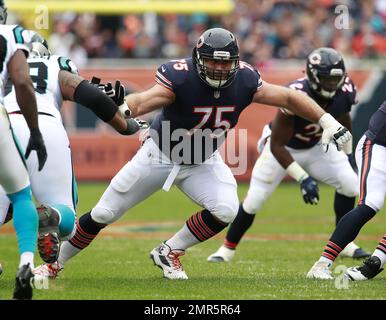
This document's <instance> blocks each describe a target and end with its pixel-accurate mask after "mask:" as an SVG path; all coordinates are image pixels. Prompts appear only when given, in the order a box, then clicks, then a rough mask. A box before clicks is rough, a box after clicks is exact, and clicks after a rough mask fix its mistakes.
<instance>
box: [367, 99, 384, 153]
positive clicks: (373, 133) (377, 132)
mask: <svg viewBox="0 0 386 320" xmlns="http://www.w3.org/2000/svg"><path fill="white" fill-rule="evenodd" d="M365 135H366V136H367V137H368V138H369V139H370V140H372V141H373V142H374V143H376V144H380V145H382V146H384V147H386V101H384V102H383V103H382V104H381V106H380V107H379V109H378V110H377V111H375V112H374V114H373V115H372V116H371V118H370V121H369V129H368V130H367V131H366V132H365Z"/></svg>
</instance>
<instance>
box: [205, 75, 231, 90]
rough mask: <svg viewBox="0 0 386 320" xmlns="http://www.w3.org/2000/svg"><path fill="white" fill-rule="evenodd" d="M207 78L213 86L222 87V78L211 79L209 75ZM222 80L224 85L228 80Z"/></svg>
mask: <svg viewBox="0 0 386 320" xmlns="http://www.w3.org/2000/svg"><path fill="white" fill-rule="evenodd" d="M205 79H206V81H207V82H208V83H209V84H210V85H211V86H212V87H215V88H220V87H221V86H220V83H221V80H213V79H211V78H209V77H205ZM222 82H223V83H222V85H224V83H225V82H226V81H222Z"/></svg>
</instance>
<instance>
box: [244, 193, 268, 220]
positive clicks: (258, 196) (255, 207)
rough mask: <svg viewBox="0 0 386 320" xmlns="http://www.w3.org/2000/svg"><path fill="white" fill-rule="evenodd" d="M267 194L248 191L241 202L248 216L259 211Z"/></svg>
mask: <svg viewBox="0 0 386 320" xmlns="http://www.w3.org/2000/svg"><path fill="white" fill-rule="evenodd" d="M267 198H268V194H267V193H266V192H264V191H252V190H250V191H248V194H247V196H246V198H245V199H244V201H243V208H244V210H245V211H246V212H248V213H249V214H256V213H257V212H258V211H260V210H261V208H262V206H263V204H264V202H265V200H266V199H267Z"/></svg>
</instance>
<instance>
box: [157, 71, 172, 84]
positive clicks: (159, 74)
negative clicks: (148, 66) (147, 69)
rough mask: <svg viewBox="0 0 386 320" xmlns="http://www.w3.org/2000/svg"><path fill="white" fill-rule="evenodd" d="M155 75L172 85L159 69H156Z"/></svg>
mask: <svg viewBox="0 0 386 320" xmlns="http://www.w3.org/2000/svg"><path fill="white" fill-rule="evenodd" d="M156 77H158V78H160V79H161V80H163V81H164V82H166V83H168V84H169V85H170V86H172V85H173V84H172V82H171V81H170V80H168V79H166V78H165V77H164V76H163V75H162V74H161V73H160V72H159V71H157V73H156Z"/></svg>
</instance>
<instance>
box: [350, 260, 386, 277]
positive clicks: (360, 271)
mask: <svg viewBox="0 0 386 320" xmlns="http://www.w3.org/2000/svg"><path fill="white" fill-rule="evenodd" d="M382 270H383V268H381V260H380V259H379V258H378V257H376V256H371V257H370V258H368V259H366V260H365V261H364V262H363V265H362V266H360V267H352V268H348V269H347V270H346V275H347V276H348V277H349V278H350V279H351V280H353V281H363V280H369V279H372V278H374V277H375V276H376V275H377V274H378V273H380V272H381V271H382Z"/></svg>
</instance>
